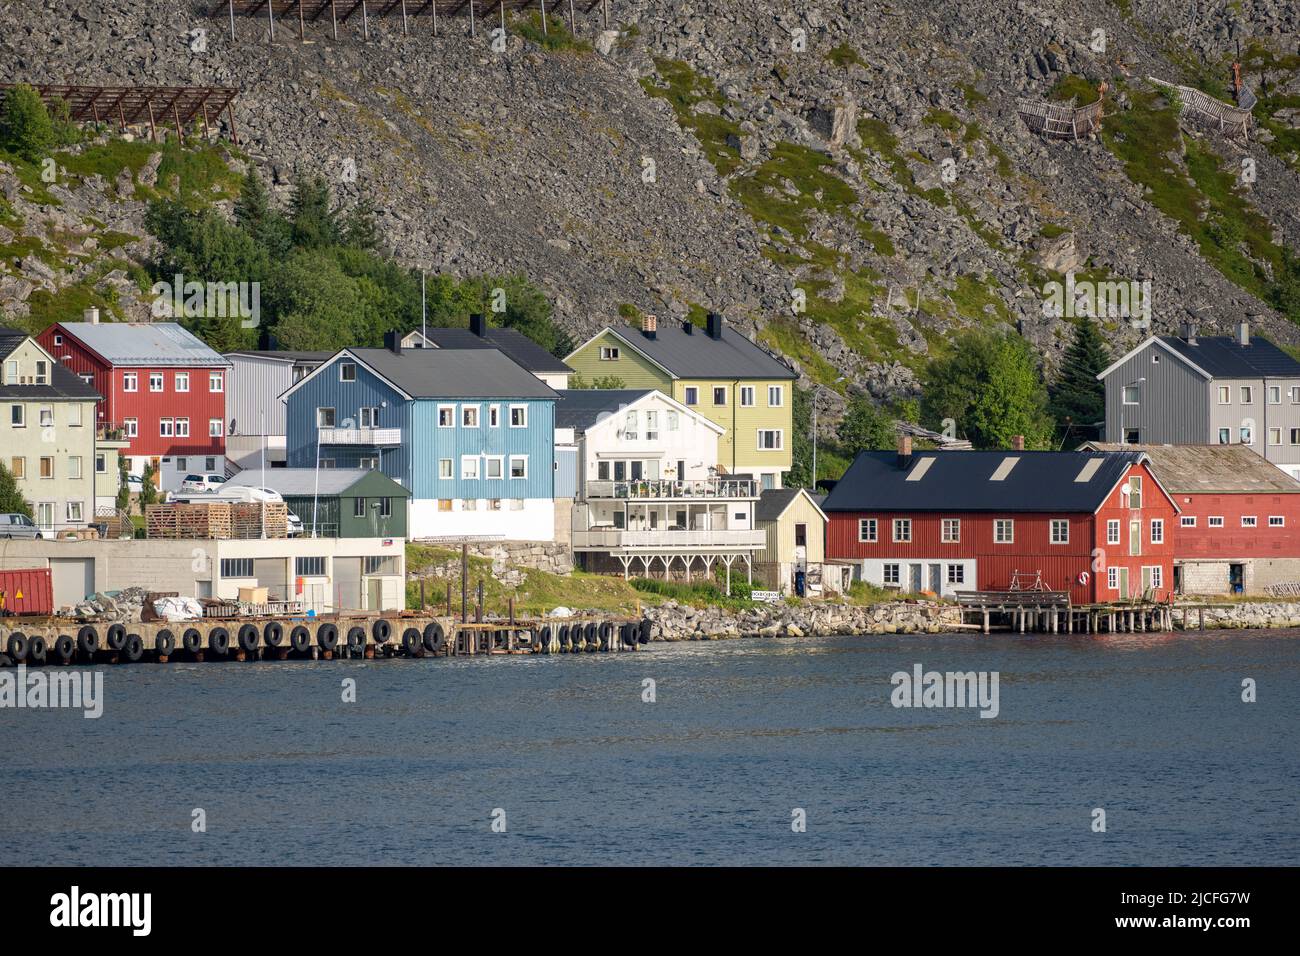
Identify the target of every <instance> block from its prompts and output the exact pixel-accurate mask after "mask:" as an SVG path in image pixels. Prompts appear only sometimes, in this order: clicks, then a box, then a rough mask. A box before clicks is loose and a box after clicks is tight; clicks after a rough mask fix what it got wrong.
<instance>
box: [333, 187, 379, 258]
mask: <svg viewBox="0 0 1300 956" xmlns="http://www.w3.org/2000/svg"><path fill="white" fill-rule="evenodd" d="M342 238H343V244H344V245H345V246H349V247H350V248H353V249H362V250H365V251H366V252H374V251H375V250H376V249H378V248H379V228H378V227H377V226H376V225H375V203H374V200H372V199H371V198H370V197H369V196H362V197H361V199H360V200H359V201H358V202H357V204H356V205H355V206H353V207H352V209H351V210H350V211H349V212H348V214H347V216H346V217H345V218H344V220H343V237H342Z"/></svg>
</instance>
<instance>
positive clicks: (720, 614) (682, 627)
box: [645, 601, 961, 641]
mask: <svg viewBox="0 0 1300 956" xmlns="http://www.w3.org/2000/svg"><path fill="white" fill-rule="evenodd" d="M645 616H646V617H647V618H649V619H650V620H651V621H653V622H654V637H653V639H654V640H657V641H692V640H695V641H699V640H719V639H723V638H729V637H812V636H830V635H832V634H937V633H939V632H941V631H946V630H956V625H958V624H960V623H961V612H960V610H959V609H958V608H957V607H956V606H955V605H949V604H937V603H933V602H926V601H916V602H912V601H894V602H890V603H887V604H875V605H872V606H870V607H865V606H859V605H854V604H832V603H826V604H821V603H817V604H811V603H810V604H800V605H790V604H772V605H765V606H760V607H757V608H754V609H751V610H745V611H730V610H727V609H724V608H718V607H706V608H695V607H690V606H689V605H684V604H679V603H677V602H676V601H667V602H665V603H664V604H660V605H657V606H655V607H648V608H646V610H645Z"/></svg>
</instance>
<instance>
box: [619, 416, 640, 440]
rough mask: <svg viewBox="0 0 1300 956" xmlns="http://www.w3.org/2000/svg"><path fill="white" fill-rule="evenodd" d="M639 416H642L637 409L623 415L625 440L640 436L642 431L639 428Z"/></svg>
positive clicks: (635, 438)
mask: <svg viewBox="0 0 1300 956" xmlns="http://www.w3.org/2000/svg"><path fill="white" fill-rule="evenodd" d="M639 418H640V416H639V415H637V413H636V409H633V410H632V411H630V412H627V413H626V414H625V415H624V416H623V440H624V441H636V440H637V438H638V437H640V432H639V431H638V430H637V422H638V420H639Z"/></svg>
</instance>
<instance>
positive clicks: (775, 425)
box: [564, 313, 797, 489]
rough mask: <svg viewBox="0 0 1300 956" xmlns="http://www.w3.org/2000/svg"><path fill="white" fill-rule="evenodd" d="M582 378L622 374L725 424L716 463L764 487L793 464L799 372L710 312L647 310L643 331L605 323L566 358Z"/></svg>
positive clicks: (627, 381)
mask: <svg viewBox="0 0 1300 956" xmlns="http://www.w3.org/2000/svg"><path fill="white" fill-rule="evenodd" d="M564 361H565V362H566V363H567V364H568V365H569V366H570V367H571V368H572V369H573V370H574V372H575V373H576V374H577V375H578V376H579V377H580V378H581V379H583V380H585V381H588V382H597V381H599V380H601V379H605V380H608V379H617V380H618V381H619V382H620V383H621V387H623V388H640V389H646V388H657V389H659V391H661V392H663V393H664V394H665V395H668V396H669V397H671V398H673V399H675V400H677V401H678V402H680V403H681V404H683V405H686V406H688V407H689V408H690V409H691V410H692V411H696V412H699V413H700V414H702V415H703V416H704V417H705V418H707V419H709V420H710V421H712V422H714V423H715V424H717V425H721V426H722V427H723V428H724V429H726V434H725V435H724V436H723V438H722V439H721V440H720V441H719V443H718V459H719V460H718V461H717V462H711V463H710V464H716V465H717V467H718V469H719V470H720V471H722V472H725V473H729V474H748V475H753V476H754V477H755V478H756V479H757V480H758V481H759V482H760V484H761V486H762V487H763V488H764V489H770V488H780V487H781V480H782V475H783V473H784V472H787V471H789V470H790V467H791V461H792V457H791V444H792V441H793V421H792V411H791V407H792V404H793V399H794V394H793V391H794V384H795V379H796V378H797V376H796V375H795V372H794V370H793V369H791V368H790V366H788V365H786V364H785V362H784V361H782V360H781V359H780V358H778V357H777V356H775V355H773V354H772V353H771V352H769V351H767V350H766V349H765V348H763V347H762V346H761V345H758V344H757V343H755V342H751V341H750V340H749V339H748V338H746V337H745V336H744V335H742V334H741V333H739V332H737V331H736V330H735V329H728V328H727V327H726V323H725V322H724V321H723V318H722V316H720V315H716V314H712V313H711V314H710V315H709V317H708V322H707V324H706V325H705V326H704V327H703V328H697V327H696V326H694V325H693V324H692V323H690V322H682V323H680V324H678V323H674V324H665V325H663V326H660V325H659V324H658V322H657V321H656V320H655V319H654V318H653V317H652V316H646V317H645V319H644V320H643V321H642V327H641V328H640V329H633V328H631V327H630V326H605V328H603V329H601V330H600V331H599V332H597V333H596V334H595V335H593V336H592V337H591V338H590V339H588V340H587V341H586V342H584V343H583V344H582V345H580V346H578V348H576V349H574V351H573V352H572V353H571V354H569V355H568V356H566V357H565V359H564Z"/></svg>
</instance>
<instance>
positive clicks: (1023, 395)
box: [921, 330, 1052, 448]
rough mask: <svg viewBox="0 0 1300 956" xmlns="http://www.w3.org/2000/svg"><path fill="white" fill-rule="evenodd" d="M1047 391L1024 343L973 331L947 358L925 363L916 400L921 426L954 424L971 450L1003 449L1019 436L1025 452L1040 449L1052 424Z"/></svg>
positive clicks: (1013, 336) (998, 334)
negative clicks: (919, 399) (918, 396)
mask: <svg viewBox="0 0 1300 956" xmlns="http://www.w3.org/2000/svg"><path fill="white" fill-rule="evenodd" d="M1046 406H1047V390H1046V389H1045V388H1044V386H1043V382H1042V378H1041V377H1040V375H1039V373H1038V369H1037V367H1036V364H1035V356H1034V353H1033V351H1032V350H1031V349H1030V347H1029V345H1028V343H1027V342H1025V340H1024V339H1022V338H1021V337H1020V336H1019V335H1016V334H1014V333H1002V332H998V331H994V330H975V331H971V332H967V333H964V334H962V335H960V336H958V338H957V339H956V341H955V342H954V349H953V351H952V353H951V355H949V356H946V357H943V358H938V359H935V360H933V361H931V362H930V364H929V366H927V369H926V383H925V389H924V392H923V395H922V399H921V417H922V420H923V421H924V422H925V424H926V425H927V426H929V427H930V428H933V429H935V430H937V431H941V430H942V429H943V422H944V419H952V420H953V421H954V422H955V423H956V427H957V432H958V434H961V435H965V436H966V437H967V438H968V439H970V441H971V443H972V444H973V445H974V446H975V447H976V448H1009V447H1010V446H1011V443H1012V439H1013V438H1014V437H1015V436H1016V435H1023V436H1024V439H1025V447H1026V448H1046V447H1048V445H1049V442H1050V441H1051V437H1052V420H1051V418H1050V417H1049V416H1048V414H1047V411H1046Z"/></svg>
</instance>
